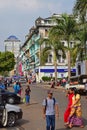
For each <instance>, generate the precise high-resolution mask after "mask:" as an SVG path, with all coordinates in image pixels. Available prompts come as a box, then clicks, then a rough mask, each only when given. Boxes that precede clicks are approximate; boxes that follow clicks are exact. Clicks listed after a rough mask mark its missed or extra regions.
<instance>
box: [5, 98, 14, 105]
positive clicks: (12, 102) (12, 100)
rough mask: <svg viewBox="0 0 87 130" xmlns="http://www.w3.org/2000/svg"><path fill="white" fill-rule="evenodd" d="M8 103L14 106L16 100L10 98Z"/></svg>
mask: <svg viewBox="0 0 87 130" xmlns="http://www.w3.org/2000/svg"><path fill="white" fill-rule="evenodd" d="M7 102H8V103H10V104H14V103H15V100H14V98H13V97H9V98H8V101H7Z"/></svg>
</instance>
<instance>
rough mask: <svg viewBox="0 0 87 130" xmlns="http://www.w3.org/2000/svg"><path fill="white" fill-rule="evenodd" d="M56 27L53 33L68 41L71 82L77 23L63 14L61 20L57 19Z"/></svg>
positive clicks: (67, 49)
mask: <svg viewBox="0 0 87 130" xmlns="http://www.w3.org/2000/svg"><path fill="white" fill-rule="evenodd" d="M55 20H56V26H54V27H53V29H52V30H51V33H52V34H54V36H55V35H57V36H58V37H60V38H61V41H62V40H63V41H64V40H65V41H67V47H66V49H65V50H66V51H67V55H68V80H70V76H71V57H70V52H71V50H72V48H71V43H70V42H71V41H74V37H73V36H74V34H76V32H77V29H76V21H75V19H74V17H73V16H69V15H67V14H62V16H61V18H57V17H56V18H55Z"/></svg>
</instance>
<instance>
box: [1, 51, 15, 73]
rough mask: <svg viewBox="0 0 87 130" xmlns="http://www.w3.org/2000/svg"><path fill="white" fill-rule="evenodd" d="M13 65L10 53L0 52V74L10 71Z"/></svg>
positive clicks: (13, 59) (13, 60)
mask: <svg viewBox="0 0 87 130" xmlns="http://www.w3.org/2000/svg"><path fill="white" fill-rule="evenodd" d="M14 65H15V58H14V54H13V53H12V52H0V72H5V71H11V70H12V69H13V68H14Z"/></svg>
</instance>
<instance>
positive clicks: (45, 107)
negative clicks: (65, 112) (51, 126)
mask: <svg viewBox="0 0 87 130" xmlns="http://www.w3.org/2000/svg"><path fill="white" fill-rule="evenodd" d="M52 99H53V101H54V103H53V105H54V106H55V102H56V100H55V98H52ZM45 103H46V105H45V110H46V108H47V98H46V99H45Z"/></svg>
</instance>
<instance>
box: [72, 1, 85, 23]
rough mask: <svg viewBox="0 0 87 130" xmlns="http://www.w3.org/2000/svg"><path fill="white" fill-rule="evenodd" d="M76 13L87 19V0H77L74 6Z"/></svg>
mask: <svg viewBox="0 0 87 130" xmlns="http://www.w3.org/2000/svg"><path fill="white" fill-rule="evenodd" d="M73 11H74V14H75V15H76V16H79V17H80V19H81V21H83V22H84V21H86V17H87V0H76V3H75V6H74V8H73Z"/></svg>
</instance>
